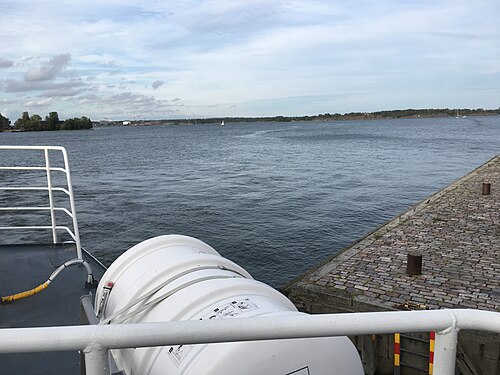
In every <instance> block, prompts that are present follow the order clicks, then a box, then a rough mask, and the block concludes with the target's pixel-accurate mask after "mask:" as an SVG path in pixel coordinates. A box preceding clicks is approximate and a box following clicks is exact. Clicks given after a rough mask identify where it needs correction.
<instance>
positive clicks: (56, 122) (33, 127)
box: [0, 112, 92, 131]
mask: <svg viewBox="0 0 500 375" xmlns="http://www.w3.org/2000/svg"><path fill="white" fill-rule="evenodd" d="M91 128H92V121H91V120H90V119H89V118H88V117H85V116H82V117H80V118H78V117H75V118H68V119H66V120H64V121H62V120H60V119H59V115H58V114H57V112H50V113H49V114H48V115H47V116H45V119H42V117H41V116H40V115H38V114H34V115H32V116H31V117H30V115H29V113H28V112H23V114H22V116H21V117H20V118H18V119H17V120H16V122H15V123H14V129H13V130H17V131H50V130H79V129H91ZM2 130H12V129H11V126H10V120H9V119H8V118H7V117H4V116H3V115H2V114H0V131H2Z"/></svg>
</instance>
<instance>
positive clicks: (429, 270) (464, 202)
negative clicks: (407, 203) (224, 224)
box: [283, 156, 500, 375]
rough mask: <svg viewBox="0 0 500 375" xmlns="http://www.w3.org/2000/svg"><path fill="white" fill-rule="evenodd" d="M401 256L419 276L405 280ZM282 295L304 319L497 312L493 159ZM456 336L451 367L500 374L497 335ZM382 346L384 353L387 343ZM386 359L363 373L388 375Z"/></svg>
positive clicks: (499, 259)
mask: <svg viewBox="0 0 500 375" xmlns="http://www.w3.org/2000/svg"><path fill="white" fill-rule="evenodd" d="M484 184H489V185H488V186H485V185H484ZM488 193H489V194H488ZM409 255H410V257H411V256H415V255H416V256H417V258H418V257H419V256H421V257H422V270H421V274H419V275H409V274H408V273H407V259H408V258H409V257H408V256H409ZM283 292H284V293H285V294H286V295H288V297H289V298H290V299H291V300H292V301H293V302H294V303H295V304H296V306H297V307H298V308H299V309H300V310H302V311H306V312H309V313H332V312H358V311H380V310H391V309H396V310H397V309H442V308H472V309H482V310H489V311H497V312H500V156H497V157H495V158H493V159H492V160H490V161H489V162H487V163H485V164H484V165H482V166H481V167H479V168H477V169H476V170H474V171H473V172H471V173H469V174H468V175H466V176H464V177H463V178H461V179H460V180H458V181H456V182H455V183H453V184H451V185H449V186H448V187H446V188H445V189H443V190H441V191H439V192H438V193H436V194H434V195H432V196H430V197H428V198H426V199H424V200H423V201H422V202H420V203H419V204H417V205H416V206H414V207H412V208H411V209H410V210H408V211H407V212H405V213H403V214H401V215H399V216H398V217H396V218H395V219H393V220H391V221H390V222H388V223H386V224H385V225H383V226H381V227H379V228H377V229H376V230H374V231H373V232H371V233H370V234H368V235H367V236H366V237H364V238H362V239H361V240H359V241H357V242H355V243H353V244H351V245H350V246H348V247H347V248H345V249H344V250H342V251H341V252H340V253H338V254H336V255H335V256H333V257H332V258H330V259H327V260H326V261H324V262H323V263H322V264H320V265H319V266H317V267H316V268H314V269H312V270H310V271H308V272H306V273H305V274H303V275H301V276H299V277H297V278H296V279H295V280H293V281H291V282H290V283H289V284H287V285H286V286H285V287H284V288H283ZM461 336H462V337H461V340H460V341H461V342H460V347H459V349H460V350H461V351H460V355H461V356H462V357H461V360H462V362H461V363H457V365H458V366H457V367H458V368H460V370H461V371H462V373H463V374H485V375H486V374H492V375H493V374H500V338H499V337H498V335H482V334H481V335H474V334H473V333H471V334H467V335H465V334H464V335H461ZM465 339H467V340H472V341H471V343H470V345H469V344H467V345H466V343H465V342H464V340H465ZM386 346H387V348H386V349H387V350H388V352H390V348H389V347H390V340H387V345H386ZM384 350H385V349H384ZM378 351H379V352H380V350H378ZM391 356H392V354H391V353H388V354H387V355H381V353H378V357H379V359H378V361H376V362H377V363H375V364H374V365H373V366H374V368H372V369H368V370H367V373H392V369H391V365H392V364H391ZM459 357H460V356H459ZM459 359H460V358H459ZM373 366H372V367H373ZM466 367H468V369H467V368H466ZM467 371H470V372H467ZM403 373H404V372H403Z"/></svg>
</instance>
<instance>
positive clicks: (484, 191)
mask: <svg viewBox="0 0 500 375" xmlns="http://www.w3.org/2000/svg"><path fill="white" fill-rule="evenodd" d="M490 193H491V184H490V183H489V182H483V189H482V194H483V195H490Z"/></svg>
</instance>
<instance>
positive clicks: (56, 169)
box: [0, 146, 66, 173]
mask: <svg viewBox="0 0 500 375" xmlns="http://www.w3.org/2000/svg"><path fill="white" fill-rule="evenodd" d="M0 147H2V148H3V146H0ZM0 170H4V171H12V170H14V171H46V170H47V168H45V167H0ZM50 171H51V172H53V171H57V172H64V173H66V169H64V168H58V167H56V168H53V167H52V168H50Z"/></svg>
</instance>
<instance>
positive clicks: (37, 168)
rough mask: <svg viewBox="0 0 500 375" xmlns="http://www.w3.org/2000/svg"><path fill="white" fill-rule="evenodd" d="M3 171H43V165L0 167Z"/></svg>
mask: <svg viewBox="0 0 500 375" xmlns="http://www.w3.org/2000/svg"><path fill="white" fill-rule="evenodd" d="M0 170H3V171H11V170H14V171H45V170H47V169H46V168H45V167H0Z"/></svg>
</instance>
